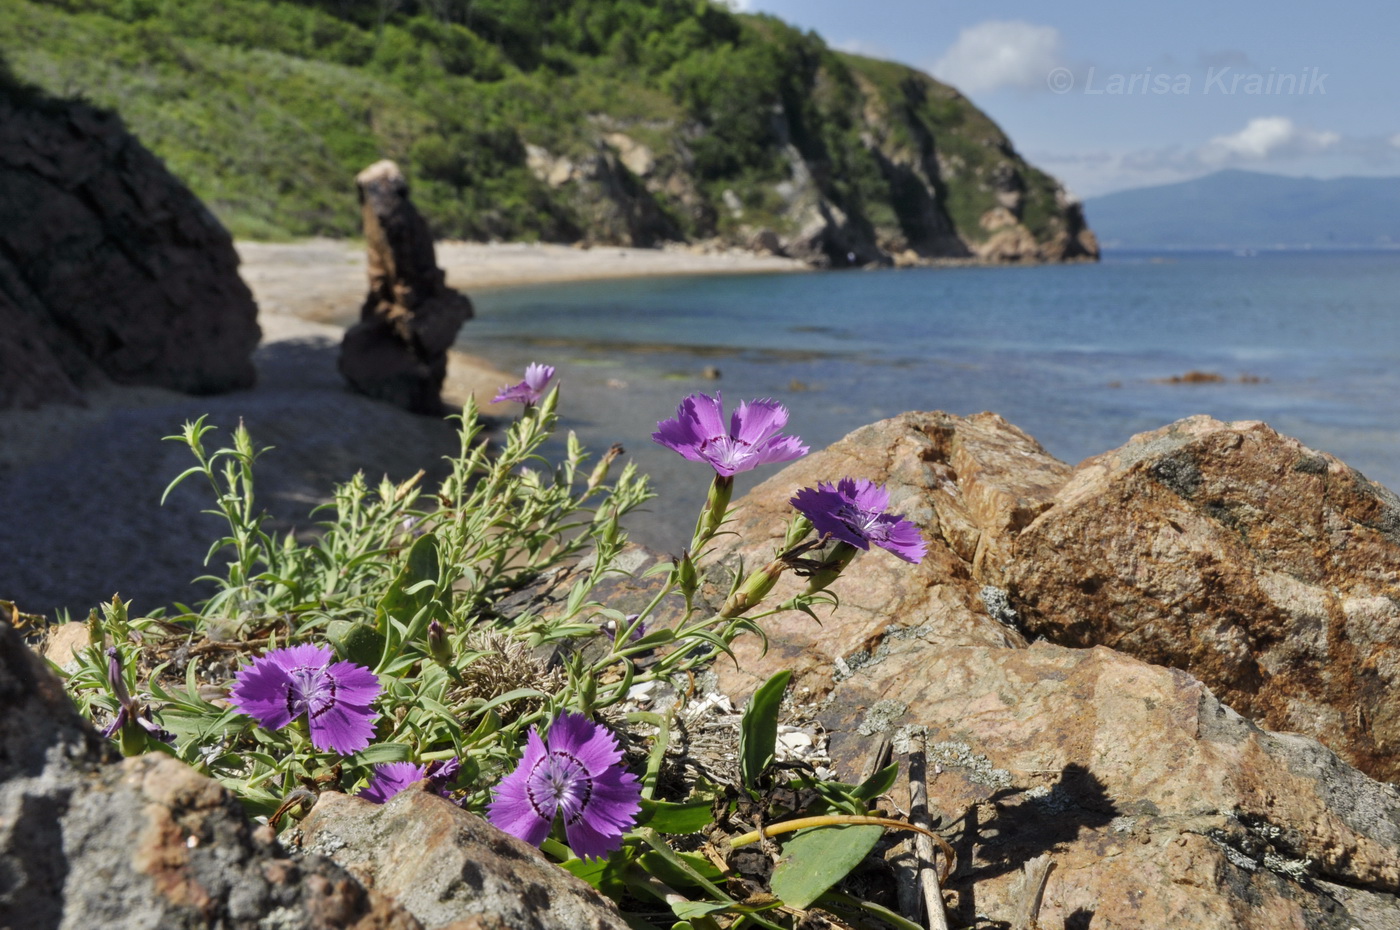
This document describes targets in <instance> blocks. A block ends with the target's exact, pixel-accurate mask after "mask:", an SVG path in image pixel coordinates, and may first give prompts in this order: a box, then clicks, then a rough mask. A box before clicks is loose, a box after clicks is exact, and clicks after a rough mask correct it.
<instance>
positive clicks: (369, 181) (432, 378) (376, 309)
mask: <svg viewBox="0 0 1400 930" xmlns="http://www.w3.org/2000/svg"><path fill="white" fill-rule="evenodd" d="M355 182H356V184H357V185H358V186H359V192H360V206H361V212H362V215H363V221H364V229H365V246H366V248H367V249H368V251H369V293H368V294H367V295H366V296H365V302H364V305H363V306H362V307H361V308H360V322H358V323H356V324H355V325H354V326H352V327H350V329H349V330H348V331H347V332H346V333H345V339H344V341H343V342H342V343H341V348H340V373H341V374H342V375H344V376H345V380H346V381H348V382H349V383H350V386H351V387H353V388H354V389H355V390H357V391H359V392H360V393H362V394H366V395H368V396H370V397H373V398H376V399H378V400H383V401H387V402H389V403H391V404H395V405H397V406H399V407H403V408H405V409H407V410H411V411H413V412H415V413H430V414H436V413H439V412H441V409H442V383H443V380H444V379H445V378H446V377H447V350H448V349H450V348H451V347H452V343H453V342H454V341H456V339H457V331H458V330H459V329H461V328H462V324H463V323H465V322H466V321H467V320H469V319H471V317H472V303H471V301H470V300H469V299H468V298H467V297H466V295H464V294H460V293H458V292H457V291H455V290H453V289H452V288H450V287H448V286H447V284H446V276H445V275H444V274H443V271H442V269H441V268H439V267H438V265H437V255H436V253H435V251H434V249H433V237H432V233H431V232H430V231H429V230H428V223H427V221H426V220H424V219H423V216H422V214H420V213H419V212H418V209H417V208H416V207H415V206H414V205H413V201H412V200H410V199H409V196H408V181H407V180H405V178H404V176H403V172H402V171H400V170H399V167H398V165H396V164H394V163H393V162H392V161H379V162H375V163H374V164H373V165H370V166H369V167H368V168H366V169H365V170H364V171H361V172H360V173H359V175H358V176H357V177H356V178H355Z"/></svg>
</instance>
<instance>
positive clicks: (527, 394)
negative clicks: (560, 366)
mask: <svg viewBox="0 0 1400 930" xmlns="http://www.w3.org/2000/svg"><path fill="white" fill-rule="evenodd" d="M553 377H554V366H553V365H541V364H540V363H538V362H531V363H530V364H529V365H527V366H526V367H525V380H524V381H521V382H520V383H519V384H509V385H506V386H504V387H502V388H501V390H500V393H498V394H497V395H496V396H495V397H494V398H492V400H491V403H493V404H499V403H504V402H505V401H508V400H513V401H516V402H517V403H521V404H525V405H527V406H528V405H530V404H538V403H539V402H540V398H541V397H544V389H545V387H546V386H548V384H549V380H550V379H551V378H553Z"/></svg>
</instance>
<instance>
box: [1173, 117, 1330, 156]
mask: <svg viewBox="0 0 1400 930" xmlns="http://www.w3.org/2000/svg"><path fill="white" fill-rule="evenodd" d="M1341 141H1342V137H1341V136H1340V135H1338V134H1337V133H1335V132H1325V131H1318V130H1315V129H1308V128H1306V127H1303V126H1299V125H1297V124H1296V123H1294V122H1293V121H1292V120H1291V119H1289V118H1287V117H1286V116H1260V117H1256V118H1255V119H1252V120H1250V121H1249V123H1248V124H1247V125H1246V126H1245V127H1244V128H1243V129H1241V130H1240V131H1239V132H1236V133H1231V134H1230V135H1226V136H1216V137H1215V138H1214V139H1211V140H1210V141H1209V142H1207V143H1206V144H1205V145H1204V146H1202V147H1201V150H1200V152H1199V155H1200V158H1201V160H1202V161H1203V162H1205V163H1207V164H1211V165H1223V164H1226V163H1229V162H1246V161H1249V162H1257V161H1265V160H1269V159H1275V158H1288V157H1296V156H1298V155H1316V154H1318V153H1319V152H1322V151H1324V150H1326V149H1330V148H1332V147H1333V146H1335V145H1336V144H1337V143H1338V142H1341Z"/></svg>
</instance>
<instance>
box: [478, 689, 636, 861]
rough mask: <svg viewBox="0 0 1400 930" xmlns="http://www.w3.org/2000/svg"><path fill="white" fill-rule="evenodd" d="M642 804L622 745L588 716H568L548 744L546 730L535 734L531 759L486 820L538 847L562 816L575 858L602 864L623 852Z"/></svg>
mask: <svg viewBox="0 0 1400 930" xmlns="http://www.w3.org/2000/svg"><path fill="white" fill-rule="evenodd" d="M641 798H642V786H641V783H640V782H638V781H637V776H635V775H633V774H632V773H631V772H628V771H626V770H625V769H623V767H622V750H621V749H619V748H618V745H617V739H616V738H615V737H614V736H613V735H612V734H611V733H609V732H608V731H607V729H605V728H604V727H602V726H600V725H598V724H596V723H593V722H591V721H590V720H589V719H588V718H587V717H584V716H583V715H582V714H563V715H562V716H560V717H558V718H556V719H555V721H554V722H553V723H552V724H550V727H549V735H548V736H547V737H545V738H544V739H541V738H540V732H539V727H531V728H530V733H529V735H528V736H527V737H526V745H525V755H524V756H523V757H522V758H521V760H520V765H519V766H517V767H516V769H515V771H514V772H511V773H510V774H509V775H507V776H506V777H505V778H503V779H502V780H501V783H500V784H499V785H497V786H496V792H495V797H494V798H493V799H492V801H491V804H490V807H489V808H488V809H487V814H488V816H489V817H490V819H491V822H492V823H493V824H495V825H496V826H497V827H498V828H499V829H501V830H504V831H505V832H506V833H509V834H511V835H512V836H518V837H520V838H521V839H522V840H524V841H525V842H527V843H533V844H534V845H536V846H538V845H540V843H542V842H544V839H545V837H546V836H548V835H549V830H550V828H551V827H552V826H553V825H554V818H555V816H556V815H558V816H559V817H561V818H562V819H563V821H564V835H565V836H566V837H567V838H568V841H569V848H570V849H572V850H573V851H574V854H575V855H577V856H578V857H579V858H581V859H588V858H602V857H604V856H607V855H609V854H610V853H612V852H613V851H614V850H615V849H617V848H618V847H619V846H621V845H622V835H623V834H624V833H626V832H627V830H628V829H629V828H630V827H631V826H632V824H633V822H634V821H635V820H636V817H637V812H638V811H640V810H641Z"/></svg>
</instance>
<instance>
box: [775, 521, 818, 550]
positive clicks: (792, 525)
mask: <svg viewBox="0 0 1400 930" xmlns="http://www.w3.org/2000/svg"><path fill="white" fill-rule="evenodd" d="M811 532H812V521H811V520H808V519H807V518H806V517H804V516H803V515H802V514H800V513H799V514H796V515H795V516H794V517H793V518H792V520H791V521H790V522H789V523H788V528H787V535H786V536H784V537H783V548H782V550H781V551H783V552H787V551H788V550H789V549H795V548H797V546H798V545H799V544H800V543H801V542H802V540H804V539H806V538H807V537H808V536H809V535H810V534H811Z"/></svg>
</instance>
